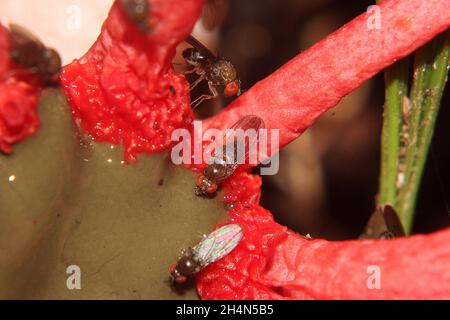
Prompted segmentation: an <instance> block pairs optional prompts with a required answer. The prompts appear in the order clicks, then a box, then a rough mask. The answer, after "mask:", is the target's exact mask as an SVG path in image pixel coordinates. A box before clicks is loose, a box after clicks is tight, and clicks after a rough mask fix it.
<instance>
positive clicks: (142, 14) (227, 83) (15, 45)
mask: <svg viewBox="0 0 450 320" xmlns="http://www.w3.org/2000/svg"><path fill="white" fill-rule="evenodd" d="M121 5H122V7H123V9H124V12H125V13H126V15H127V16H128V17H129V19H130V20H131V21H133V22H134V23H135V24H136V25H137V26H138V28H139V29H140V30H141V31H142V32H146V33H147V32H151V31H152V29H153V28H154V20H153V19H152V18H151V7H150V4H149V2H148V1H147V0H121ZM9 33H10V39H11V52H10V56H11V59H12V61H14V62H15V63H17V64H18V65H20V66H21V67H22V68H21V69H20V70H15V71H14V72H16V73H24V75H27V74H32V75H36V76H37V77H38V79H39V81H40V82H41V84H42V85H54V84H56V83H57V81H58V78H59V74H60V71H61V58H60V55H59V54H58V52H57V51H56V50H54V49H52V48H49V47H47V46H45V45H44V44H43V43H42V42H41V41H40V40H39V39H38V38H37V37H36V36H34V35H33V34H32V33H31V32H30V31H28V30H26V29H25V28H23V27H21V26H18V25H15V24H11V25H10V26H9ZM186 42H187V43H188V44H189V45H190V46H191V47H190V48H187V49H185V50H184V51H183V53H182V55H183V58H184V60H185V61H186V63H187V64H188V65H189V66H191V69H190V70H188V71H186V72H185V73H186V74H188V73H195V74H197V75H198V79H197V80H196V81H194V82H193V83H192V84H191V86H190V88H191V90H192V89H193V88H195V87H196V86H197V85H198V84H199V83H200V82H202V81H206V82H207V84H208V88H209V91H210V92H209V93H208V94H203V95H201V96H200V97H198V98H197V99H195V100H194V101H192V107H193V108H196V107H197V106H198V105H200V104H201V103H202V102H203V101H205V100H208V99H213V98H216V97H217V96H218V95H219V88H223V95H225V96H226V97H231V96H236V95H237V96H238V95H240V93H241V83H240V80H239V78H238V76H237V72H236V69H235V67H234V66H233V64H232V63H231V62H230V61H228V60H226V59H224V58H222V57H220V56H217V55H215V54H214V53H212V52H211V51H210V50H209V49H208V48H207V47H206V46H204V45H203V44H202V43H201V42H199V41H198V40H197V39H195V38H194V37H193V36H189V37H188V38H187V39H186ZM14 75H15V76H20V74H14ZM8 76H11V75H8ZM262 128H264V122H263V120H262V119H261V118H259V117H257V116H251V115H250V116H246V117H243V118H242V119H240V120H239V121H237V122H236V123H235V124H234V125H233V126H232V127H231V129H241V130H244V131H245V130H247V129H253V130H255V131H256V132H258V130H259V129H262ZM233 143H235V144H237V143H238V142H233ZM236 147H237V146H236ZM230 149H231V150H233V149H236V148H225V146H224V152H222V156H221V157H220V158H219V157H216V156H214V155H213V157H212V159H211V160H212V161H210V164H209V165H207V166H206V167H205V169H204V170H203V173H202V174H201V175H200V176H199V177H198V179H197V185H196V188H195V193H196V194H197V195H199V196H201V195H202V196H205V195H206V196H207V195H212V194H214V193H215V192H216V191H217V188H218V185H219V184H220V183H221V182H222V181H224V180H225V179H227V178H228V177H230V176H231V175H232V174H233V173H234V172H235V170H236V168H237V166H238V165H237V164H236V163H233V161H229V157H230V154H227V151H225V150H230ZM234 156H235V155H234ZM234 159H236V157H234ZM242 236H243V232H242V228H241V227H240V226H239V225H238V224H229V225H225V226H223V227H221V228H219V229H217V230H215V231H214V232H212V233H210V234H209V235H207V236H205V237H204V238H203V240H202V241H201V242H200V243H198V244H197V245H196V246H194V247H192V248H188V249H187V250H185V251H183V253H182V256H181V258H180V259H179V260H178V262H177V263H176V264H174V265H173V266H172V267H171V270H170V278H171V281H172V282H173V283H184V282H186V281H187V280H189V279H190V278H192V277H193V276H194V275H195V274H196V273H197V272H199V271H200V270H202V269H203V268H205V267H206V266H208V265H210V264H211V263H213V262H215V261H217V260H219V259H221V258H223V257H224V256H226V255H227V254H229V253H230V252H231V251H232V250H233V249H234V248H235V247H236V246H237V245H238V243H239V242H240V240H241V239H242Z"/></svg>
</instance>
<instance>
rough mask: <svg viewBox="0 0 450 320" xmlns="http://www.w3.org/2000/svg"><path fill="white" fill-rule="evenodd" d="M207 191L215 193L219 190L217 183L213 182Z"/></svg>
mask: <svg viewBox="0 0 450 320" xmlns="http://www.w3.org/2000/svg"><path fill="white" fill-rule="evenodd" d="M205 191H206V193H210V194H211V193H214V192H216V191H217V184H215V183H213V184H211V185H210V186H209V187H208V188H207V189H206V190H205Z"/></svg>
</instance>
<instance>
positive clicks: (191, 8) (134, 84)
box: [61, 0, 203, 162]
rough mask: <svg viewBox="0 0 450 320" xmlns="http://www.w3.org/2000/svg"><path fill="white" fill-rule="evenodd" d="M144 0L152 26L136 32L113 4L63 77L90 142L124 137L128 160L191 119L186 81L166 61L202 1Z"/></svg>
mask: <svg viewBox="0 0 450 320" xmlns="http://www.w3.org/2000/svg"><path fill="white" fill-rule="evenodd" d="M149 3H150V4H151V19H152V21H153V23H152V25H153V27H154V29H153V30H151V31H150V32H148V33H143V32H141V31H140V30H139V28H138V26H137V25H136V24H135V23H134V22H133V21H132V20H131V19H130V18H129V17H128V16H127V15H126V13H125V10H124V9H123V7H122V4H121V2H120V1H116V2H115V3H114V5H113V7H112V9H111V11H110V13H109V16H108V18H107V20H106V21H105V23H104V25H103V28H102V32H101V35H100V37H99V38H98V40H97V41H96V43H95V44H94V45H93V47H92V48H91V49H90V50H89V51H88V52H87V53H86V55H85V56H84V57H83V58H81V59H80V60H75V61H74V62H73V63H72V64H70V65H68V66H66V67H65V68H64V70H63V73H62V77H61V78H62V79H61V82H62V85H63V88H64V90H65V92H66V94H67V96H68V98H69V101H70V102H71V106H72V110H73V113H74V116H75V119H76V120H77V123H79V124H80V126H81V127H82V128H83V129H84V130H85V131H86V132H87V133H89V134H90V135H91V136H92V137H93V138H94V139H95V140H96V141H109V142H111V143H115V144H117V143H119V142H122V143H123V145H124V147H125V157H126V160H127V161H129V162H131V161H135V160H136V155H137V154H138V153H140V152H157V151H163V150H165V149H166V148H167V147H169V145H170V144H171V141H170V136H171V133H172V131H173V130H174V129H176V128H185V127H187V128H189V127H190V126H191V123H192V121H193V113H192V111H191V108H190V102H189V84H188V83H187V82H186V80H185V78H184V76H182V75H178V74H175V72H174V71H173V68H172V65H171V61H172V59H173V57H174V55H175V49H176V46H177V45H178V43H180V42H181V41H183V40H184V39H185V38H186V37H187V35H189V33H190V32H191V30H192V28H193V26H194V23H195V21H196V19H197V17H198V16H199V14H200V11H201V8H202V3H203V1H177V0H152V1H149Z"/></svg>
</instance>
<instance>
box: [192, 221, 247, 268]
mask: <svg viewBox="0 0 450 320" xmlns="http://www.w3.org/2000/svg"><path fill="white" fill-rule="evenodd" d="M242 235H243V233H242V228H241V226H239V225H238V224H228V225H225V226H223V227H221V228H219V229H217V230H215V231H213V232H212V233H210V234H209V235H208V236H206V238H205V239H203V240H202V241H201V242H200V243H199V244H198V245H196V246H195V247H194V248H193V249H192V250H194V252H195V254H196V257H197V259H198V261H200V263H201V264H202V267H206V266H207V265H209V264H211V263H213V262H215V261H217V260H219V259H222V258H223V257H225V256H226V255H227V254H229V253H230V252H231V251H233V249H234V248H236V246H237V245H238V243H239V242H240V241H241V239H242Z"/></svg>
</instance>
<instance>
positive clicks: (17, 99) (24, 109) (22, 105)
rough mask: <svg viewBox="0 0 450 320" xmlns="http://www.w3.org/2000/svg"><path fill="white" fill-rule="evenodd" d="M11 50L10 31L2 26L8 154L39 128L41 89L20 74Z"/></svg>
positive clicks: (0, 95) (0, 105) (2, 111)
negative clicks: (11, 56) (39, 96)
mask: <svg viewBox="0 0 450 320" xmlns="http://www.w3.org/2000/svg"><path fill="white" fill-rule="evenodd" d="M10 50H11V40H10V36H9V31H8V30H7V29H6V28H4V27H3V26H2V25H0V152H3V153H6V154H9V153H11V152H12V151H13V150H12V145H13V144H15V143H18V142H20V141H22V140H24V139H25V138H27V137H29V136H31V135H33V134H34V133H35V132H36V131H37V130H38V128H39V118H38V113H37V101H38V95H39V93H40V88H39V87H37V86H36V81H34V80H35V79H32V76H23V74H22V75H21V76H20V77H19V74H20V72H17V71H20V69H21V68H20V67H19V66H17V65H15V64H14V63H13V62H12V61H11V58H10ZM33 83H34V84H33Z"/></svg>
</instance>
